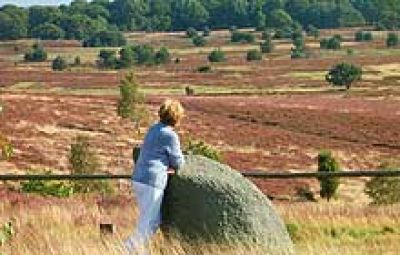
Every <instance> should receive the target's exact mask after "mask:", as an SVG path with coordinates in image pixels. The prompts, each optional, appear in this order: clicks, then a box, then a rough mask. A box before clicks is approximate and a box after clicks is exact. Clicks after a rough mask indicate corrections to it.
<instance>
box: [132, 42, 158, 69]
mask: <svg viewBox="0 0 400 255" xmlns="http://www.w3.org/2000/svg"><path fill="white" fill-rule="evenodd" d="M133 51H134V52H135V57H136V63H137V64H139V65H151V64H154V63H155V61H154V60H155V59H154V56H155V52H154V48H153V47H152V46H150V45H147V44H143V45H137V46H134V48H133Z"/></svg>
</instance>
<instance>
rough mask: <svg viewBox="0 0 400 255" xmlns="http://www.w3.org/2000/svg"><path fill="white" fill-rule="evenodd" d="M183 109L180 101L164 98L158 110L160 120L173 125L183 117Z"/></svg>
mask: <svg viewBox="0 0 400 255" xmlns="http://www.w3.org/2000/svg"><path fill="white" fill-rule="evenodd" d="M184 113H185V110H184V109H183V106H182V105H181V103H180V102H179V101H177V100H172V99H167V100H165V101H164V102H163V103H162V104H161V106H160V110H159V111H158V116H160V121H161V122H162V123H164V124H166V125H169V126H175V125H176V124H177V123H178V122H179V120H180V119H181V118H182V117H183V115H184Z"/></svg>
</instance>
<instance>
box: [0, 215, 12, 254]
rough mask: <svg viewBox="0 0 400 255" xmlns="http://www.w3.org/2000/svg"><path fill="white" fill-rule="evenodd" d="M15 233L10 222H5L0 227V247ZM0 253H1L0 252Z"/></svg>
mask: <svg viewBox="0 0 400 255" xmlns="http://www.w3.org/2000/svg"><path fill="white" fill-rule="evenodd" d="M14 235H15V230H14V227H13V225H12V223H11V222H6V223H4V224H3V226H1V228H0V247H1V246H3V245H5V243H6V242H7V241H9V240H11V238H12V237H13V236H14ZM0 254H1V253H0Z"/></svg>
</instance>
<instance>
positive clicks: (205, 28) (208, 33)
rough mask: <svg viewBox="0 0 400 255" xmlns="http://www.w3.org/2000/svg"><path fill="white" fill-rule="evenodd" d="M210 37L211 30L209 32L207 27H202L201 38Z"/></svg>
mask: <svg viewBox="0 0 400 255" xmlns="http://www.w3.org/2000/svg"><path fill="white" fill-rule="evenodd" d="M210 35H211V30H210V28H209V27H207V26H206V27H204V28H203V36H204V37H207V36H210Z"/></svg>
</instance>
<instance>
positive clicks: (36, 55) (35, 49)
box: [24, 43, 47, 62]
mask: <svg viewBox="0 0 400 255" xmlns="http://www.w3.org/2000/svg"><path fill="white" fill-rule="evenodd" d="M24 59H25V61H28V62H44V61H46V60H47V52H46V51H45V50H44V48H43V47H42V46H41V45H39V44H37V43H36V44H34V45H33V46H32V49H31V50H30V51H29V52H28V53H26V54H25V57H24Z"/></svg>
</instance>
